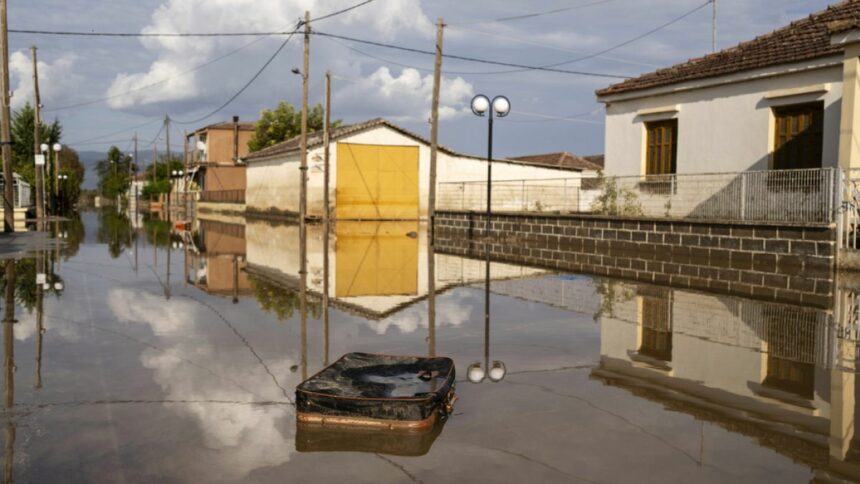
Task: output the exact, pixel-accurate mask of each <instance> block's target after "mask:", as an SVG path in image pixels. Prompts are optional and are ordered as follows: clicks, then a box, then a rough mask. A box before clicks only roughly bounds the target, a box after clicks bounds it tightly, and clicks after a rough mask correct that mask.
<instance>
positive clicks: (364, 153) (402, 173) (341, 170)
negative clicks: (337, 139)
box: [335, 143, 418, 220]
mask: <svg viewBox="0 0 860 484" xmlns="http://www.w3.org/2000/svg"><path fill="white" fill-rule="evenodd" d="M336 193H337V199H336V203H337V205H336V209H335V215H336V216H337V218H338V219H341V220H417V219H418V147H417V146H387V145H360V144H352V143H338V144H337V191H336Z"/></svg>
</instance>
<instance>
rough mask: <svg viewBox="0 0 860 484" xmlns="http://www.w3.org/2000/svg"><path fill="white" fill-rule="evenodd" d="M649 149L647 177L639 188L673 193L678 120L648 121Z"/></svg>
mask: <svg viewBox="0 0 860 484" xmlns="http://www.w3.org/2000/svg"><path fill="white" fill-rule="evenodd" d="M645 130H646V131H647V141H646V142H647V151H646V153H645V179H644V180H643V181H641V182H640V183H639V189H640V190H642V191H647V192H648V193H651V194H656V195H660V194H662V195H671V194H673V193H674V191H675V183H674V177H673V176H672V175H674V174H675V171H676V168H677V166H676V158H677V153H678V120H677V119H670V120H667V121H658V122H654V123H646V124H645Z"/></svg>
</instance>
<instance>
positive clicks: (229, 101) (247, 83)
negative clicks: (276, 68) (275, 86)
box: [174, 22, 303, 124]
mask: <svg viewBox="0 0 860 484" xmlns="http://www.w3.org/2000/svg"><path fill="white" fill-rule="evenodd" d="M301 23H303V22H299V25H300V24H301ZM297 28H298V26H297ZM296 31H297V30H294V31H293V33H292V34H290V35H289V37H287V38H286V39H284V41H283V42H281V45H279V46H278V48H277V50H275V52H274V53H273V54H272V55H271V56H270V57H269V58H268V59H267V60H266V62H265V63H264V64H263V65H262V66H261V67H260V69H258V70H257V72H256V73H255V74H254V75H253V76H252V77H251V78H250V79H249V80H248V82H246V83H245V85H243V86H242V88H241V89H239V90H238V91H237V92H236V93H235V94H233V95H232V96H230V98H229V99H227V101H225V102H224V103H223V104H221V105H220V106H218V107H217V108H215V109H214V110H213V111H210V112H209V113H208V114H206V115H204V116H201V117H198V118H196V119H191V120H186V121H181V120H175V121H174V122H175V123H176V124H196V123H199V122H200V121H203V120H205V119H207V118H210V117H212V116H214V115H215V114H217V113H218V112H220V111H221V110H222V109H224V108H226V107H227V106H229V105H230V103H232V102H233V101H235V100H236V98H238V97H239V96H241V95H242V93H243V92H245V90H247V89H248V88H249V87H250V86H251V84H253V83H254V81H256V80H257V78H258V77H260V75H261V74H263V71H265V70H266V68H267V67H269V64H271V63H272V61H274V60H275V58H276V57H277V56H278V54H280V53H281V51H282V50H284V47H286V46H287V44H288V43H289V42H290V40H291V39H292V38H293V36H294V35H295V33H296Z"/></svg>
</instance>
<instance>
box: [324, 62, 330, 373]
mask: <svg viewBox="0 0 860 484" xmlns="http://www.w3.org/2000/svg"><path fill="white" fill-rule="evenodd" d="M330 144H331V72H330V71H326V73H325V121H324V122H323V273H324V274H323V365H324V366H328V348H329V311H328V305H329V300H328V298H329V293H328V291H329V289H328V275H329V274H328V271H329V260H328V241H329V237H330V236H331V234H330V231H331V206H330V203H331V202H330V201H329V194H328V191H329V184H330V173H329V170H330V168H331V166H330V158H329V157H330V148H331V147H330Z"/></svg>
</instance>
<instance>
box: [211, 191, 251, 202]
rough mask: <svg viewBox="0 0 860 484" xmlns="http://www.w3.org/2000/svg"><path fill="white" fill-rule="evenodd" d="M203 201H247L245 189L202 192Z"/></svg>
mask: <svg viewBox="0 0 860 484" xmlns="http://www.w3.org/2000/svg"><path fill="white" fill-rule="evenodd" d="M200 201H201V202H209V203H245V190H215V191H206V190H204V191H203V192H201V193H200Z"/></svg>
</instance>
